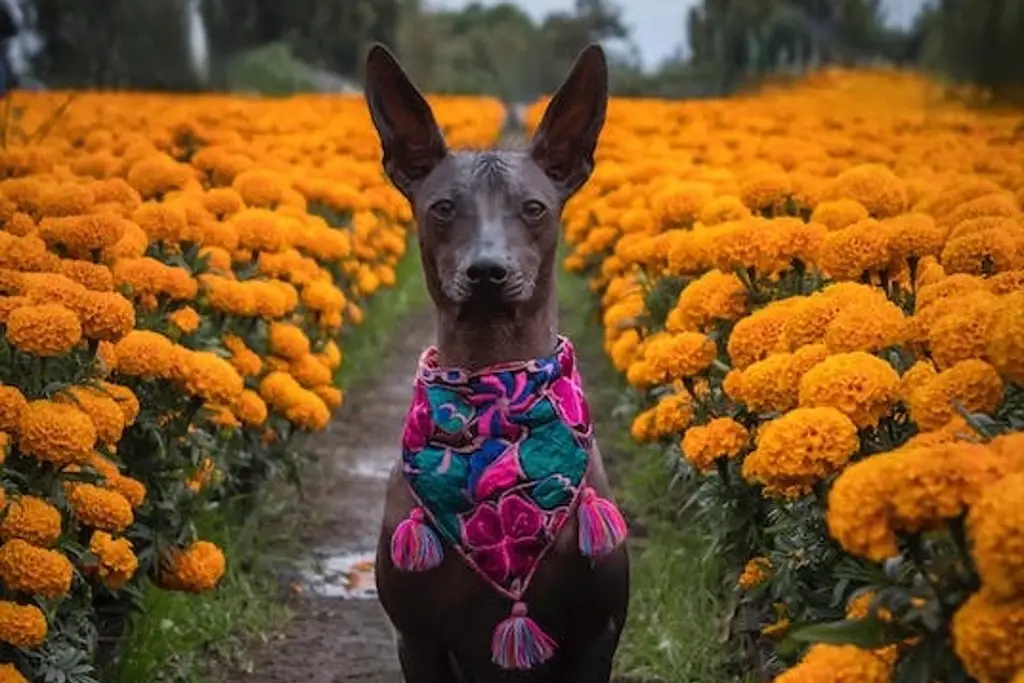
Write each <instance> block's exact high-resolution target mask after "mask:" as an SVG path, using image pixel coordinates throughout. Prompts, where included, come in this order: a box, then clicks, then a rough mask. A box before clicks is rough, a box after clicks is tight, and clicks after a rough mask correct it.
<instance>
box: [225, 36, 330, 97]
mask: <svg viewBox="0 0 1024 683" xmlns="http://www.w3.org/2000/svg"><path fill="white" fill-rule="evenodd" d="M224 76H225V84H226V86H227V88H228V89H229V90H234V91H241V92H257V93H260V94H261V95H277V96H284V95H291V94H294V93H297V92H303V91H309V90H313V89H314V86H315V81H314V80H313V71H312V69H311V68H310V67H309V65H307V64H306V63H305V62H302V61H301V60H299V59H298V58H297V57H296V56H295V54H294V53H293V52H292V49H291V46H289V45H288V44H287V43H284V42H278V43H269V44H267V45H263V46H261V47H257V48H255V49H252V50H247V51H244V52H242V53H240V54H238V55H235V56H234V57H231V58H230V59H229V60H228V62H227V64H226V65H225V67H224Z"/></svg>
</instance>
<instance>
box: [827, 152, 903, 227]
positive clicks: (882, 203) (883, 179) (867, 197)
mask: <svg viewBox="0 0 1024 683" xmlns="http://www.w3.org/2000/svg"><path fill="white" fill-rule="evenodd" d="M828 195H829V196H830V197H832V198H835V199H853V200H855V201H858V202H860V203H861V204H863V205H864V207H865V208H867V210H868V211H869V212H870V213H871V215H872V216H874V217H875V218H889V217H890V216H896V215H898V214H900V213H903V211H904V209H905V208H906V204H907V190H906V186H905V184H904V183H903V182H902V181H901V180H900V179H899V178H898V177H896V174H895V173H893V172H892V171H891V170H889V169H888V168H886V167H885V166H882V165H879V164H862V165H860V166H854V167H853V168H850V169H848V170H846V171H843V172H842V173H840V174H839V175H838V176H837V177H836V179H835V181H833V184H832V186H831V188H829V190H828Z"/></svg>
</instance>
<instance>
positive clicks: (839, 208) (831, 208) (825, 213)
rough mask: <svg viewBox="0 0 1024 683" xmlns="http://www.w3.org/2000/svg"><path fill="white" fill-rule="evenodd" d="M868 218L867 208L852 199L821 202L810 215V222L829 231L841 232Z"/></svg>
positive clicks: (869, 215) (869, 214)
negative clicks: (820, 225) (818, 224)
mask: <svg viewBox="0 0 1024 683" xmlns="http://www.w3.org/2000/svg"><path fill="white" fill-rule="evenodd" d="M870 217H871V213H870V212H869V211H868V210H867V208H866V207H865V206H864V205H863V204H861V203H860V202H858V201H856V200H854V199H835V200H832V201H826V202H821V203H820V204H818V205H817V206H816V207H814V212H813V213H811V220H812V221H814V222H815V223H821V224H822V225H824V226H826V227H827V228H828V229H829V230H842V229H843V228H848V227H850V226H851V225H853V224H854V223H859V222H860V221H862V220H865V219H867V218H870Z"/></svg>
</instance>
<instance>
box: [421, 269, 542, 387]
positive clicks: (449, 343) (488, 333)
mask: <svg viewBox="0 0 1024 683" xmlns="http://www.w3.org/2000/svg"><path fill="white" fill-rule="evenodd" d="M557 339H558V299H557V297H556V296H555V292H554V289H553V288H552V289H550V290H549V291H547V292H546V293H545V294H544V296H543V297H541V300H540V301H538V302H537V303H534V305H533V306H531V307H530V308H529V309H523V310H520V311H518V312H517V315H515V316H513V317H502V318H500V319H492V320H486V321H472V320H465V319H459V317H458V314H457V312H456V311H454V310H452V309H447V308H438V309H437V349H438V355H439V360H440V362H441V363H442V364H443V365H445V366H446V367H456V368H462V369H464V370H470V371H475V370H480V369H482V368H486V367H489V366H492V365H498V364H500V363H509V362H514V361H523V360H530V359H534V358H543V357H545V356H549V355H551V353H553V352H554V350H555V345H556V343H557Z"/></svg>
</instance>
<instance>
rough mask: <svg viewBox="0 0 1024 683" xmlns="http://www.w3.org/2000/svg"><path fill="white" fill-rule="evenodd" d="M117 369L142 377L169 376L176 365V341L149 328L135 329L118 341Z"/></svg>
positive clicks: (130, 375) (132, 375)
mask: <svg viewBox="0 0 1024 683" xmlns="http://www.w3.org/2000/svg"><path fill="white" fill-rule="evenodd" d="M115 352H116V354H117V359H118V360H117V371H118V372H119V373H120V374H122V375H127V376H129V377H139V378H141V379H155V378H163V379H166V378H169V377H170V376H171V375H172V370H173V367H174V361H175V354H174V343H173V342H172V341H171V340H170V339H168V338H167V337H165V336H163V335H162V334H159V333H157V332H151V331H149V330H133V331H131V332H129V333H128V334H127V335H125V337H124V338H123V339H121V340H120V341H119V342H117V346H116V347H115Z"/></svg>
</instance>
